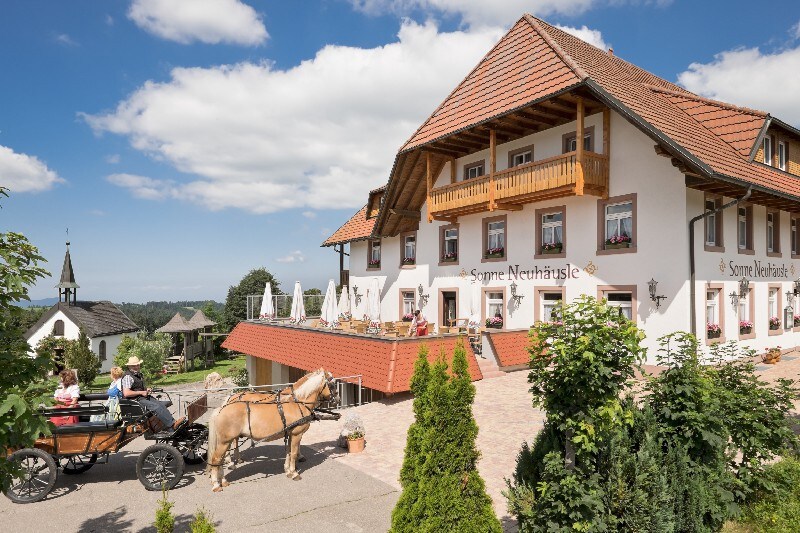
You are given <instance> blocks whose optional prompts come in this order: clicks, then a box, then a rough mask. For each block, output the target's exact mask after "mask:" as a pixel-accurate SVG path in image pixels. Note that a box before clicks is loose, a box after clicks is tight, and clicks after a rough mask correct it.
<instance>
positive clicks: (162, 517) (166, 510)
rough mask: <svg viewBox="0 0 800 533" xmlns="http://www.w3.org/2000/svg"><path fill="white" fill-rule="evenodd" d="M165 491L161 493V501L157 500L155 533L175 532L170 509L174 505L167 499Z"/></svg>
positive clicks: (173, 516) (173, 518) (173, 519)
mask: <svg viewBox="0 0 800 533" xmlns="http://www.w3.org/2000/svg"><path fill="white" fill-rule="evenodd" d="M167 494H168V493H167V491H166V490H162V491H161V499H160V500H158V508H157V509H156V522H155V524H154V525H155V527H156V531H157V533H172V532H173V531H175V515H173V514H172V508H173V507H174V506H175V504H174V503H173V502H171V501H169V500H168V499H167Z"/></svg>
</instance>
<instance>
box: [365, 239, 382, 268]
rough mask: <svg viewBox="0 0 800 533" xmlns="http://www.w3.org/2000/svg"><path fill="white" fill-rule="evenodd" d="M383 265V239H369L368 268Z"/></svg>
mask: <svg viewBox="0 0 800 533" xmlns="http://www.w3.org/2000/svg"><path fill="white" fill-rule="evenodd" d="M380 267H381V241H369V253H368V256H367V268H380Z"/></svg>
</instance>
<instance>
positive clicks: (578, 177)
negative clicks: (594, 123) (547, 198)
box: [575, 96, 584, 196]
mask: <svg viewBox="0 0 800 533" xmlns="http://www.w3.org/2000/svg"><path fill="white" fill-rule="evenodd" d="M583 135H584V133H583V98H581V97H580V96H579V97H578V120H577V128H576V129H575V194H576V195H578V196H583Z"/></svg>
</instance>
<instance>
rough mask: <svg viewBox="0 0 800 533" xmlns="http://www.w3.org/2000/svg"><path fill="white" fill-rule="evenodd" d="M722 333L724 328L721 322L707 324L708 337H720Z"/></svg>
mask: <svg viewBox="0 0 800 533" xmlns="http://www.w3.org/2000/svg"><path fill="white" fill-rule="evenodd" d="M720 335H722V328H721V327H719V324H712V323H710V322H709V323H708V324H706V338H709V339H718V338H719V337H720Z"/></svg>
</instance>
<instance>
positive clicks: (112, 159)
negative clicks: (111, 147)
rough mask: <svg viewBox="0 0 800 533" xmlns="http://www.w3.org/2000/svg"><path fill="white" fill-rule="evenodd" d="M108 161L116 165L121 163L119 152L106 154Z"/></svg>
mask: <svg viewBox="0 0 800 533" xmlns="http://www.w3.org/2000/svg"><path fill="white" fill-rule="evenodd" d="M106 163H109V164H111V165H116V164H118V163H119V154H109V155H107V156H106Z"/></svg>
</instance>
